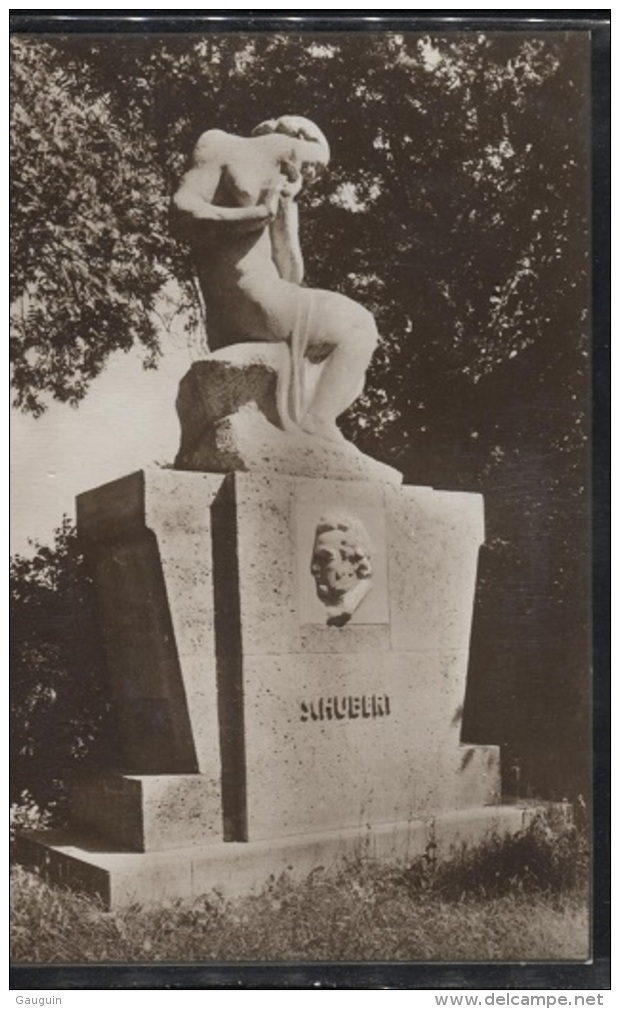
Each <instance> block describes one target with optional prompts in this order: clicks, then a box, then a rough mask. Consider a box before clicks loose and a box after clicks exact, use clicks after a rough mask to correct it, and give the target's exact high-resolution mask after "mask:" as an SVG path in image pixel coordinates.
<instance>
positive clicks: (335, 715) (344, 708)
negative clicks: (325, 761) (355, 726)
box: [300, 694, 390, 722]
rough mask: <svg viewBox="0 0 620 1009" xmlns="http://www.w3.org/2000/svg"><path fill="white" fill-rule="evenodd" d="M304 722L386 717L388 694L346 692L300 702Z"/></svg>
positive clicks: (388, 710) (387, 713)
mask: <svg viewBox="0 0 620 1009" xmlns="http://www.w3.org/2000/svg"><path fill="white" fill-rule="evenodd" d="M300 709H301V715H300V720H301V721H302V722H323V721H328V722H329V721H332V720H336V721H343V720H344V719H351V718H385V716H386V715H389V714H390V698H389V697H388V695H387V694H358V695H351V694H346V695H342V696H340V697H319V698H317V700H315V701H301V702H300Z"/></svg>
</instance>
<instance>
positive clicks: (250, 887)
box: [16, 805, 540, 910]
mask: <svg viewBox="0 0 620 1009" xmlns="http://www.w3.org/2000/svg"><path fill="white" fill-rule="evenodd" d="M539 812H540V810H539V809H538V808H537V807H532V806H520V805H514V806H477V807H473V808H470V809H463V810H459V811H458V812H447V813H442V814H440V815H438V816H437V817H433V818H430V819H426V820H411V821H409V822H404V823H386V824H379V825H375V826H372V827H370V826H369V827H367V828H361V827H356V828H349V829H347V830H334V831H324V832H322V833H318V834H308V835H304V836H301V835H298V836H293V837H285V838H281V839H270V840H265V841H249V842H222V841H216V842H211V843H208V844H202V845H192V846H189V847H179V848H175V849H172V850H166V851H150V852H136V851H129V850H125V851H118V850H117V851H110V850H109V843H108V845H107V846H106V844H105V842H104V841H102V840H101V839H100V838H96V837H95V836H90V837H89V836H87V835H84V836H83V837H82V838H80V839H79V840H78V839H77V837H76V835H75V833H74V832H73V831H72V832H71V834H69V832H65V833H62V832H60V831H45V832H39V833H34V832H32V833H22V834H20V835H19V837H18V838H17V841H16V844H17V858H18V861H20V862H22V863H23V864H26V865H30V866H33V867H36V868H37V869H38V870H39V871H40V872H41V874H42V875H43V877H44V878H45V879H47V880H48V881H49V882H51V883H55V884H59V885H63V886H67V887H69V888H70V889H72V890H74V891H79V892H82V893H86V894H88V895H89V896H91V897H95V898H98V899H99V900H100V901H101V902H102V904H103V905H104V907H105V908H106V910H115V909H118V908H121V907H127V906H128V905H130V904H151V903H161V902H162V901H174V900H178V899H189V900H191V899H195V898H197V897H199V896H201V895H203V894H208V893H209V891H211V890H217V891H218V893H221V894H222V895H224V896H226V897H235V896H241V895H245V894H249V893H251V892H253V891H259V890H260V889H261V888H262V887H263V886H264V885H265V884H266V882H267V881H268V880H269V878H270V877H276V878H277V877H279V876H280V875H282V874H283V873H286V874H287V875H290V876H291V877H292V878H294V879H295V878H296V879H300V878H303V877H304V876H305V875H307V874H308V873H310V872H312V871H316V870H317V869H330V868H332V867H335V866H337V865H338V863H339V862H340V861H342V860H343V859H345V858H353V857H365V858H370V859H373V858H377V859H380V860H381V861H382V862H393V863H406V862H409V861H412V860H413V859H415V858H419V857H421V856H422V855H424V854H425V853H428V852H429V850H430V849H432V852H433V857H436V858H439V859H443V858H450V857H451V855H454V854H456V853H457V852H458V851H460V850H462V848H463V846H465V845H467V846H475V845H476V844H480V843H481V842H483V841H484V840H485V839H486V838H488V837H491V836H494V835H500V836H502V835H509V834H516V833H518V832H519V831H522V830H523V829H525V828H526V827H527V826H528V824H529V823H531V821H532V819H533V818H534V817H535V816H536V815H537V813H539Z"/></svg>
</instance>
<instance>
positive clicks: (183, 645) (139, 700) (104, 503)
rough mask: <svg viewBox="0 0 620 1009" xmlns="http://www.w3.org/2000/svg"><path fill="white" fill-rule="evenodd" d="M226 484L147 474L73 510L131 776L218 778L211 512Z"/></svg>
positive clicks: (94, 494) (123, 763)
mask: <svg viewBox="0 0 620 1009" xmlns="http://www.w3.org/2000/svg"><path fill="white" fill-rule="evenodd" d="M222 479H223V478H222V477H221V476H214V475H212V474H211V475H208V474H186V473H175V472H174V471H172V470H160V469H153V470H148V471H145V472H142V471H141V472H138V473H134V474H132V475H131V476H128V477H124V478H123V479H121V480H117V481H114V482H113V483H111V484H106V485H104V486H103V487H99V488H97V489H96V490H93V491H89V492H88V493H86V494H81V495H80V496H79V497H78V499H77V520H78V533H79V536H80V540H81V542H82V544H83V547H84V551H85V554H86V556H87V559H88V560H89V562H90V566H91V569H92V571H93V576H94V580H95V585H96V589H97V597H98V605H99V614H100V622H101V626H102V631H103V639H104V647H105V650H106V657H107V666H108V670H109V676H110V681H111V687H112V693H113V697H114V700H115V708H116V717H117V719H118V722H119V729H120V736H121V742H122V753H121V754H119V755H114V756H116V760H115V761H114V763H113V764H112V766H116V768H117V769H119V770H122V771H124V772H128V773H132V774H192V773H203V774H206V775H207V776H208V777H211V778H219V776H220V755H219V727H218V718H217V686H216V672H215V644H214V612H213V565H212V551H211V537H212V530H211V504H212V502H213V500H214V499H215V496H216V494H217V492H218V490H219V488H220V486H221V483H222Z"/></svg>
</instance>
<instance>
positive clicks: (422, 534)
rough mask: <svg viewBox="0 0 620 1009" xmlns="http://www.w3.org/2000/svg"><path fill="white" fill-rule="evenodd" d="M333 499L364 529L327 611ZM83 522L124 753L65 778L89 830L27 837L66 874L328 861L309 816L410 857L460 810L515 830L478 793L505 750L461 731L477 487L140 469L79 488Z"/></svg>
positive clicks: (493, 777) (94, 878)
mask: <svg viewBox="0 0 620 1009" xmlns="http://www.w3.org/2000/svg"><path fill="white" fill-rule="evenodd" d="M334 515H336V516H346V517H347V521H351V522H352V523H353V527H354V528H355V529H357V530H358V531H359V530H360V529H363V531H364V537H363V538H364V542H365V543H366V544H367V548H365V549H366V551H367V553H368V556H369V558H370V559H369V561H368V563H366V560H365V559H363V558H362V561H360V563H361V564H362V567H363V566H364V565H366V568H365V569H364V572H363V574H362V576H360V577H364V578H366V579H367V584H364V586H363V588H364V593H363V595H362V597H361V600H360V601H359V602H358V603H356V605H355V606H351V607H350V609H351V610H352V612H351V613H350V614H347V615H346V616H345V617H344V618H343V620H342V621H340V618H338V622H336V623H334V622H332V621H331V620H330V612H331V611H330V610H329V608H328V607H327V606H326V604H325V602H324V600H323V599H322V598H320V596H319V595H318V594H317V577H318V576H317V574H316V568H315V569H313V567H312V565H313V559H315V557H316V553H317V549H318V548H320V547H321V543H322V540H320V539H318V538H317V535H318V534H317V530H320V529H321V528H323V525H322V523H323V520H324V519H325V516H334ZM78 528H79V534H80V537H81V539H82V542H83V544H84V548H85V551H86V553H87V555H88V556H89V558H90V561H91V564H92V566H93V572H94V577H95V581H96V584H97V589H98V594H99V605H100V611H101V618H102V625H103V630H104V637H105V645H106V650H107V658H108V665H109V670H110V677H111V683H112V688H113V693H114V698H115V704H116V710H117V713H118V718H119V722H120V728H121V737H122V745H123V753H122V754H121V755H120V760H119V761H118V762H117V764H118V767H117V770H118V773H117V774H116V775H112V776H108V777H107V778H106V779H103V780H101V781H99V782H93V783H90V784H87V785H85V786H84V788H83V789H81V790H78V791H77V792H76V795H75V796H74V798H73V809H74V822H75V824H76V826H77V827H79V829H80V830H81V831H82V832H83V833H84V836H85V837H87V838H90V841H89V842H88V844H87V843H86V842H84V843H83V844H81V846H80V844H76V840H75V837H73V838H68V839H67V838H64V839H62V838H61V839H56V841H55V843H54V844H51V845H50V844H48V845H47V846H46V848H45V850H44V851H43V849H41V850H39V854H38V856H36V860H38V861H39V862H40V863H44V864H47V865H48V866H49V867H50V869H51V871H52V872H53V873H54V872H55V873H56V876H57V877H58V878H63V879H69V880H70V877H71V871H70V869H69V868H68V867H69V866H70V865H74V867H75V863H76V860H77V862H79V863H80V868H79V871H78V869H77V868H75V874H76V879H78V877H79V881H78V882H79V885H80V886H82V887H84V886H86V884H85V882H84V879H85V874H86V876H88V866H89V865H90V866H91V869H92V874H91V876H90V877H89V879H90V889H91V890H95V891H96V892H99V893H101V894H102V895H103V897H104V899H106V900H108V901H109V902H112V903H114V902H119V901H120V902H122V901H123V900H129V899H131V879H135V880H136V881H137V880H140V883H139V885H138V882H136V887H137V890H136V893H137V892H138V891H139V894H140V899H142V900H144V899H146V898H148V896H149V893H150V894H151V896H152V897H153V898H154V899H156V898H158V897H160V896H161V895H162V894H163V893H166V894H168V895H172V896H174V895H178V896H181V895H186V894H188V893H189V892H190V891H191V892H196V888H198V890H199V888H200V886H206V885H207V878H208V880H210V885H218V880H217V879H214V878H213V874H214V873H215V875H217V871H216V867H217V866H218V865H222V866H223V865H224V864H225V865H228V866H230V865H231V864H233V863H232V862H231V859H232V860H233V862H234V863H235V864H237V863H238V860H239V859H241V860H244V859H245V860H246V863H247V865H246V869H245V870H244V872H241V874H240V875H239V873H237V871H236V870H235V872H236V873H237V874H236V878H237V879H240V878H243V879H245V878H246V876H249V877H251V879H252V881H253V882H254V883H257V884H260V883H261V882H263V881H264V879H265V878H266V876H267V875H268V874H269V872H270V871H274V868H278V867H280V868H287V867H290V868H293V869H294V868H295V867H297V868H299V867H303V866H306V864H307V863H308V860H310V861H312V859H313V858H315V857H316V858H318V859H319V861H321V855H320V851H321V843H320V839H321V837H322V838H324V845H325V851H329V852H330V853H331V854H335V853H336V852H337V851H338V850H340V849H342V850H344V849H350V847H351V845H353V844H357V843H359V842H360V841H363V842H364V843H366V844H368V843H369V839H370V843H372V844H375V843H376V844H378V845H379V848H380V849H381V851H385V848H386V841H385V839H386V838H391V839H392V840H391V841H390V844H388V845H387V847H390V845H391V850H393V851H396V852H398V853H399V854H400V855H401V856H404V855H405V854H407V853H415V852H414V851H413V849H415V850H417V848H419V847H420V845H422V848H421V850H423V848H424V844H425V843H427V841H428V837H427V835H428V829H429V826H428V825H429V824H431V823H432V824H433V830H436V827H437V825H438V824H441V823H444V822H445V823H453V821H454V816H455V814H456V813H457V811H461V812H460V813H458V816H460V817H461V819H460V820H458V823H459V824H460V828H459V829H460V831H461V833H460V834H459V836H463V837H466V836H469V835H468V834H467V824H470V825H471V831H473V834H471V831H470V834H471V836H478V835H479V834H480V831H481V829H482V828H481V824H485V825H486V828H490V827H491V826H492V825H493V824H494V823H495V822H496V821H497V822H501V825H502V829H520V826H521V819H520V818H519V815H517V812H516V811H515V810H514V809H512V810H511V811H510V812H507V811H502V810H501V809H500V810H498V809H495V808H492V809H491V808H489V807H495V805H496V804H497V803H498V802H499V789H500V781H499V754H498V749H497V748H496V747H493V746H462V745H461V743H460V725H461V717H462V711H463V703H464V697H465V685H466V674H467V661H468V650H469V636H470V627H471V619H472V608H473V599H474V589H475V581H476V564H477V556H478V549H479V546H480V544H481V543H482V540H483V502H482V499H481V497H480V496H478V495H473V494H461V493H448V492H443V491H441V492H440V491H434V490H432V489H430V488H427V487H398V486H395V485H394V484H390V483H384V484H382V483H377V482H370V481H368V482H367V481H363V480H335V479H334V480H331V479H312V478H309V477H300V476H284V475H266V474H260V473H231V474H228V475H224V474H221V475H220V474H207V473H190V472H178V471H173V470H152V471H148V472H140V473H135V474H133V475H131V476H128V477H126V478H124V479H122V480H119V481H116V482H114V483H112V484H108V485H106V486H104V487H101V488H99V489H97V490H95V491H92V492H89V493H87V494H84V495H82V496H81V497H80V498H79V499H78ZM317 543H318V548H317ZM359 556H361V553H360V554H359ZM359 556H358V555H357V554H356V557H357V558H358V560H359ZM313 572H314V573H313ZM369 572H370V574H369ZM356 598H357V597H356ZM76 836H77V835H76ZM372 839H374V840H372ZM378 839H383V840H381V841H379V840H378ZM412 839H413V840H412ZM28 844H29V846H30V857H34V856H33V854H32V853H33V851H34V850H35V848H36V847H37V845H38V844H39V841H38V840H37V839H32V838H31V839H30V841H29V842H28ZM412 844H413V849H412V847H411V845H412ZM89 845H90V847H89ZM33 846H34V847H33ZM343 846H344V848H343ZM96 849H99V850H98V851H97V850H96ZM269 851H272V852H273V853H274V855H273V858H274V862H273V865H272V866H271V868H270V867H269V857H268V852H269ZM233 852H234V855H233ZM308 852H312V855H309V854H308ZM132 853H133V854H132ZM139 853H141V854H139ZM304 853H305V854H304ZM119 859H120V862H119ZM140 859H142V861H140ZM291 859H292V862H293V864H292V866H289V862H290V861H291ZM115 860H116V861H115ZM128 860H129V861H128ZM136 860H137V861H136ZM282 862H284V863H285V864H284V865H282V864H281V863H282ZM181 865H183V867H184V868H183V872H182V875H183V879H184V882H183V883H182V884H181V883H178V885H177V884H175V882H174V880H175V879H180V877H179V872H181ZM54 866H55V867H56V868H54ZM128 866H130V868H128ZM175 866H176V868H174V867H175ZM188 866H194V870H192V872H190V882H189V883H188V881H187V878H186V876H187V871H189V870H188V868H187V867H188ZM198 866H203V869H202V870H200V871H198V868H196V867H198ZM205 866H211V870H210V871H209V872H207V871H206V870H205V869H204V867H205ZM309 868H312V866H311V865H310V866H309ZM264 870H267V871H266V872H264ZM221 871H222V872H223V873H224V877H226V878H228V877H227V876H226V872H227V871H228V870H224V869H222V870H221ZM115 872H116V873H120V874H121V876H122V880H123V882H122V885H120V884H119V885H117V884H115V883H114V881H113V880H112V882H110V880H111V879H112V877H113V876H114V873H115ZM263 872H264V875H263ZM106 874H107V875H106ZM108 877H109V878H108ZM104 878H105V879H107V882H106V883H105V885H104V884H103V883H102V882H101V881H102V880H103V879H104ZM149 880H151V883H149ZM162 881H163V882H162ZM164 882H165V886H164ZM222 885H224V881H222ZM149 887H150V890H149ZM188 887H189V890H188ZM86 888H87V889H88V887H86ZM192 888H193V889H192ZM114 895H116V896H114Z"/></svg>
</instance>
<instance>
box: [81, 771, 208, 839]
mask: <svg viewBox="0 0 620 1009" xmlns="http://www.w3.org/2000/svg"><path fill="white" fill-rule="evenodd" d="M221 819H222V810H221V801H220V782H219V779H218V780H215V779H209V778H207V777H205V775H201V774H164V775H149V776H136V775H133V776H132V775H120V774H119V775H108V776H106V777H103V778H101V779H99V780H96V781H93V782H91V783H89V784H86V785H83V786H80V787H76V788H74V789H72V792H71V822H72V823H73V824H75V825H76V826H78V827H82V828H86V829H88V830H90V831H91V832H93V831H94V832H96V833H97V834H99V835H101V836H102V837H104V838H108V839H109V840H110V842H112V845H118V846H120V847H121V848H130V849H132V850H134V851H163V850H165V849H167V848H179V847H182V846H185V845H188V844H204V843H206V842H207V841H208V840H209V839H213V840H215V839H219V838H220V837H221V834H222V829H221V828H222V824H221Z"/></svg>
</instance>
